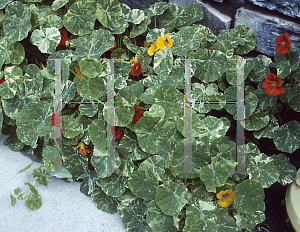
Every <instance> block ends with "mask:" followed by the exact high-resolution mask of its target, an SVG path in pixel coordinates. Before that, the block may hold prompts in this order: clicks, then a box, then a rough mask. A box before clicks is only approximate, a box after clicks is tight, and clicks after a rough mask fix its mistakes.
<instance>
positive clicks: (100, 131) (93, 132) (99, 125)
mask: <svg viewBox="0 0 300 232" xmlns="http://www.w3.org/2000/svg"><path fill="white" fill-rule="evenodd" d="M88 132H89V135H90V139H91V141H92V142H93V144H94V145H95V146H96V147H98V149H104V148H106V132H107V129H106V123H105V121H104V120H102V119H95V120H94V121H93V122H92V123H91V125H90V126H89V129H88ZM107 144H111V142H110V141H108V143H107Z"/></svg>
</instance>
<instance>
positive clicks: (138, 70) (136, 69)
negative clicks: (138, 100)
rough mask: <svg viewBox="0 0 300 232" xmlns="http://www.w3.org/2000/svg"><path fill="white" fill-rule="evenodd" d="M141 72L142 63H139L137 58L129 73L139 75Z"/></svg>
mask: <svg viewBox="0 0 300 232" xmlns="http://www.w3.org/2000/svg"><path fill="white" fill-rule="evenodd" d="M141 72H142V65H141V63H140V59H138V62H137V63H135V64H134V65H133V66H132V68H131V72H130V74H131V75H132V76H136V77H137V76H139V75H141Z"/></svg>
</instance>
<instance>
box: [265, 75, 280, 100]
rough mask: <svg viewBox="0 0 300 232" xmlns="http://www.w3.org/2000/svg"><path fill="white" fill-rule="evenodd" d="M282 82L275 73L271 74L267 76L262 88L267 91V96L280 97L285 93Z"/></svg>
mask: <svg viewBox="0 0 300 232" xmlns="http://www.w3.org/2000/svg"><path fill="white" fill-rule="evenodd" d="M281 86H282V81H281V79H280V77H278V76H275V75H274V74H273V73H270V74H268V75H267V76H266V79H265V81H264V83H263V84H262V87H263V88H264V89H265V92H266V94H268V95H273V96H279V95H280V94H282V93H283V88H282V87H281Z"/></svg>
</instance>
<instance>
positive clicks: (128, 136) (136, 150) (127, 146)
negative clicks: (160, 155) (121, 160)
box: [115, 129, 150, 167]
mask: <svg viewBox="0 0 300 232" xmlns="http://www.w3.org/2000/svg"><path fill="white" fill-rule="evenodd" d="M115 149H116V150H117V151H118V153H119V154H120V155H122V156H123V157H126V159H128V160H133V161H136V160H143V159H146V158H148V157H149V156H150V154H148V153H146V152H144V151H143V150H142V149H141V147H140V145H139V143H138V141H137V136H136V134H135V133H134V132H132V131H131V130H129V129H125V132H124V136H123V138H122V139H121V140H120V142H119V144H118V146H117V147H116V148H115ZM144 162H145V161H144ZM140 167H141V165H140Z"/></svg>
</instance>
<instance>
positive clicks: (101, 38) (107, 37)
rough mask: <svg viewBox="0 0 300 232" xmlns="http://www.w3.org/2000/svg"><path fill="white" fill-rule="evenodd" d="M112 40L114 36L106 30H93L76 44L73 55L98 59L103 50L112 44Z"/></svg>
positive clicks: (106, 49)
mask: <svg viewBox="0 0 300 232" xmlns="http://www.w3.org/2000/svg"><path fill="white" fill-rule="evenodd" d="M89 33H90V32H89ZM114 40H115V38H114V36H113V35H112V34H111V33H110V31H108V30H104V29H99V30H93V31H92V33H91V34H90V35H88V36H85V37H83V38H82V40H81V43H79V44H78V46H76V50H75V53H74V55H77V56H80V57H85V58H93V59H99V58H100V56H101V55H102V54H103V53H104V52H106V51H108V50H109V49H110V48H112V47H113V46H114Z"/></svg>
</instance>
